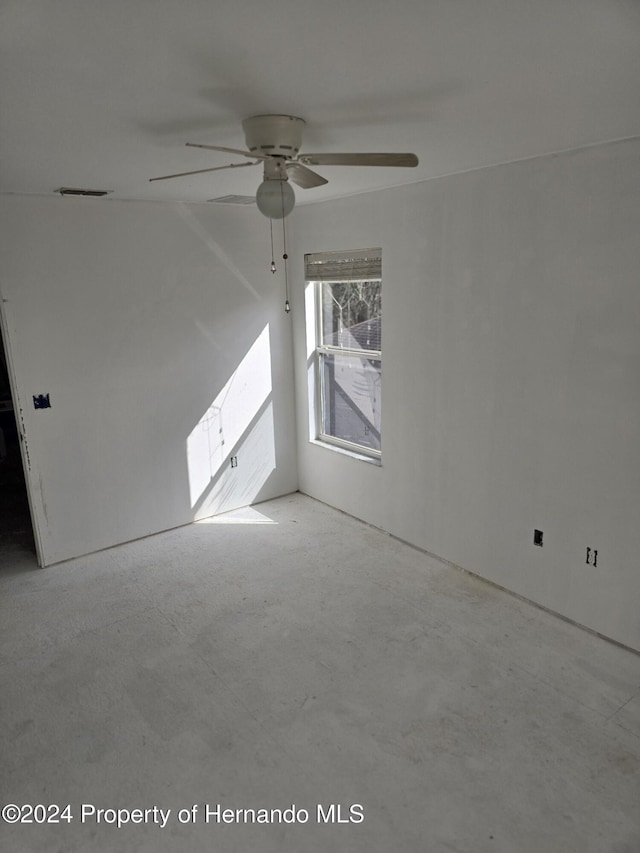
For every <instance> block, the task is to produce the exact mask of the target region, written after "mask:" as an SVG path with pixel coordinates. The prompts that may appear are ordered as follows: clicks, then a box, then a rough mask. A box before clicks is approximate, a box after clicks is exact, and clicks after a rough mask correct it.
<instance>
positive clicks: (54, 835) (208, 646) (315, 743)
mask: <svg viewBox="0 0 640 853" xmlns="http://www.w3.org/2000/svg"><path fill="white" fill-rule="evenodd" d="M5 562H6V564H5V565H4V566H3V567H2V569H1V571H0V593H1V608H2V609H1V614H0V617H1V618H0V679H1V694H0V705H1V707H0V747H1V756H0V758H1V764H0V767H1V770H0V773H1V796H0V799H1V800H2V803H3V804H4V803H15V804H18V805H22V804H24V803H29V804H31V805H34V804H38V803H40V804H49V803H55V804H58V805H59V806H61V807H64V806H66V804H67V803H69V804H71V809H70V810H69V814H70V815H71V816H72V817H73V820H72V821H71V822H70V823H67V822H64V820H63V821H62V822H61V823H57V824H49V825H37V824H36V823H30V824H23V825H18V824H15V825H9V824H7V823H6V822H4V823H0V848H1V849H2V850H6V851H11V852H12V853H13V851H15V853H31V851H33V853H35V851H38V853H40V851H43V853H44V851H46V853H75V851H82V853H92V851H125V853H130V851H131V853H137V852H138V851H140V853H142V851H145V853H146V852H147V851H148V853H164V851H172V853H173V851H175V853H178V851H179V853H200V852H201V851H202V853H204V851H206V853H212V851H214V853H232V852H233V853H235V851H238V853H240V851H241V853H248V851H254V853H276V852H277V853H320V852H321V853H329V851H333V850H335V851H341V853H372V851H375V852H376V853H377V851H380V852H381V853H382V851H384V853H387V851H389V853H390V851H394V853H418V851H420V853H422V851H428V853H450V852H451V851H458V853H540V851H545V853H637V851H639V850H640V656H638V655H635V654H634V653H632V652H629V651H626V650H624V649H621V648H619V647H617V646H615V645H613V644H611V643H608V642H606V641H604V640H601V639H599V638H597V637H595V636H593V635H591V634H589V633H587V632H585V631H583V630H581V629H579V628H577V627H575V626H572V625H570V624H567V623H565V622H563V621H561V620H560V619H557V618H555V617H554V616H551V615H549V614H547V613H545V612H543V611H541V610H538V609H536V608H535V607H533V606H530V605H528V604H526V603H524V602H522V601H520V600H518V599H516V598H514V597H511V596H509V595H507V594H506V593H503V592H501V591H499V590H497V589H495V588H493V587H491V586H490V585H488V584H485V583H483V582H482V581H479V580H477V579H475V578H473V577H471V576H469V575H467V574H465V573H463V572H461V571H458V570H456V569H453V568H451V567H448V566H446V565H443V564H441V563H439V562H437V561H435V560H432V559H430V558H429V557H427V556H425V555H424V554H421V553H419V552H418V551H415V550H413V549H411V548H409V547H408V546H405V545H403V544H401V543H399V542H397V541H395V540H394V539H392V538H390V537H388V536H386V535H384V534H383V533H380V532H378V531H376V530H372V529H371V528H369V527H367V526H365V525H363V524H361V523H359V522H357V521H355V520H353V519H351V518H349V517H347V516H345V515H342V514H341V513H339V512H336V511H334V510H332V509H330V508H328V507H326V506H324V505H322V504H319V503H317V502H315V501H313V500H311V499H309V498H306V497H303V496H301V495H291V496H288V497H284V498H280V499H278V500H274V501H270V502H268V503H264V504H261V505H260V506H258V507H255V508H253V509H247V510H243V511H238V512H235V513H231V514H229V515H227V516H223V517H220V518H218V519H217V520H216V521H215V523H199V524H195V525H192V526H190V527H185V528H181V529H179V530H175V531H171V532H168V533H164V534H161V535H158V536H155V537H152V538H149V539H146V540H143V541H139V542H134V543H131V544H128V545H124V546H121V547H118V548H113V549H111V550H109V551H104V552H102V553H99V554H94V555H92V556H89V557H85V558H82V559H77V560H72V561H70V562H68V563H65V564H61V565H58V566H54V567H52V568H49V569H45V570H40V569H37V568H35V563H34V558H33V556H32V555H30V554H29V553H28V552H27V551H26V550H25V551H24V552H23V554H22V555H19V554H17V553H16V552H15V551H14V552H13V553H12V554H11V555H10V557H9V558H8V559H7V560H6V561H5ZM83 803H84V804H86V805H87V806H92V807H94V808H95V809H118V808H121V809H129V810H133V809H153V808H154V807H157V808H158V809H163V810H165V812H166V810H167V809H170V810H171V812H170V814H169V815H168V818H167V822H166V825H165V826H164V828H161V827H160V826H159V825H157V824H155V823H153V822H152V821H153V820H154V818H155V819H157V820H159V821H161V820H162V817H161V816H160V813H159V812H155V813H154V812H151V811H150V812H148V813H147V820H148V821H149V822H148V823H146V824H144V823H142V824H137V825H133V824H128V825H126V826H123V827H122V828H117V826H115V825H113V824H109V823H105V822H104V819H111V818H112V817H113V815H112V813H111V812H105V813H104V815H103V816H101V817H102V818H103V820H101V822H98V821H97V819H96V814H92V813H90V812H89V811H88V810H86V809H85V818H86V819H85V821H84V823H83V822H82V813H81V805H82V804H83ZM332 803H333V804H336V805H337V804H340V805H341V806H342V809H341V812H340V815H341V817H342V819H343V820H344V819H346V818H348V816H349V806H350V805H352V804H361V806H362V813H363V814H364V820H363V821H362V822H361V823H344V824H338V823H334V824H324V823H322V822H321V821H320V822H318V819H317V818H318V812H317V805H318V804H321V805H322V806H323V807H324V812H323V813H324V814H325V815H327V816H328V815H329V814H330V810H329V806H330V804H332ZM194 804H196V805H197V807H198V808H197V812H196V813H195V819H193V820H192V817H191V815H192V814H193V812H191V811H184V812H182V813H181V816H182V818H183V819H186V821H187V822H185V823H180V820H179V817H178V812H179V810H181V809H185V810H190V809H191V808H192V806H193V805H194ZM204 804H208V806H209V808H210V809H211V810H212V811H213V810H215V807H216V805H217V804H220V805H221V806H222V808H228V809H233V810H236V809H251V808H253V809H259V808H266V809H276V808H279V809H282V810H284V809H286V808H288V807H291V805H292V804H295V806H296V808H297V809H299V810H302V809H304V810H306V812H308V820H307V822H306V823H298V824H285V823H275V824H251V823H229V824H222V823H217V822H216V819H215V817H212V818H211V819H210V822H209V823H206V821H205V805H204ZM134 814H135V816H138V815H137V813H134ZM140 814H142V812H141V813H140ZM285 815H286V813H285ZM337 815H338V812H337V809H336V810H334V812H333V817H334V818H337ZM352 815H353V817H355V818H358V816H359V815H360V810H358V809H355V810H354V811H353V813H352ZM9 816H10V815H9ZM123 817H124V815H123ZM304 817H305V814H304V812H302V811H299V812H298V818H299V819H301V820H303V819H304ZM320 817H321V815H320Z"/></svg>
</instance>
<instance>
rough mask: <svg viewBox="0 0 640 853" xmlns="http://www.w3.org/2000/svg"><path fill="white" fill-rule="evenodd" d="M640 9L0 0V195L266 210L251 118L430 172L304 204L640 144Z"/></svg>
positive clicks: (630, 0)
mask: <svg viewBox="0 0 640 853" xmlns="http://www.w3.org/2000/svg"><path fill="white" fill-rule="evenodd" d="M639 84H640V0H395V2H389V0H271V2H270V0H55V2H52V0H2V5H1V6H0V111H1V112H0V116H1V125H0V191H1V192H5V193H7V192H12V193H45V194H46V193H52V192H53V191H54V190H55V189H57V188H58V187H60V186H75V187H95V188H98V189H108V190H113V196H112V197H113V198H120V199H149V200H157V201H193V202H200V201H206V200H207V199H210V198H213V197H217V196H222V195H225V194H227V193H237V194H246V195H250V194H253V193H254V192H255V189H256V187H257V186H258V184H259V183H260V180H261V170H260V167H259V166H256V167H255V168H253V169H241V170H237V171H236V170H231V171H226V172H225V171H223V172H213V173H211V174H210V175H204V176H195V177H192V178H184V179H183V178H178V179H175V180H172V181H166V182H158V183H149V181H148V179H149V178H151V177H153V176H156V175H163V174H167V173H172V172H181V171H187V170H189V169H202V168H206V167H208V166H215V165H224V164H226V163H228V162H232V161H234V160H235V161H236V162H237V161H238V158H237V157H234V156H229V155H226V154H221V153H218V152H213V151H209V152H207V151H202V150H199V149H193V148H191V149H190V148H186V147H184V143H185V142H187V141H188V142H201V143H207V144H216V145H226V146H230V147H240V148H244V137H243V133H242V128H241V124H240V122H241V120H242V119H243V118H246V117H247V116H250V115H254V114H258V113H286V114H291V115H296V116H301V117H302V118H304V119H305V120H306V121H307V123H308V124H307V127H306V130H305V136H304V141H303V146H302V151H303V152H304V151H305V150H306V151H308V152H319V151H322V152H325V151H326V152H331V151H334V152H344V151H412V152H415V153H416V154H417V155H418V157H419V158H420V165H419V166H418V168H416V169H374V168H364V167H362V168H350V167H337V166H333V167H322V168H321V167H318V168H317V170H318V171H319V172H321V173H322V174H324V176H325V177H327V178H329V181H330V183H329V185H328V186H326V187H320V188H316V189H309V190H300V189H298V188H296V195H297V200H298V203H302V202H309V201H317V200H323V199H326V198H332V197H337V196H342V195H348V194H351V193H357V192H363V191H367V190H371V189H375V188H379V187H386V186H393V185H398V184H402V183H408V182H414V181H417V180H425V179H427V178H431V177H435V176H438V175H444V174H450V173H452V172H457V171H462V170H466V169H472V168H475V167H479V166H486V165H490V164H495V163H501V162H505V161H509V160H516V159H520V158H525V157H531V156H535V155H539V154H545V153H549V152H553V151H559V150H563V149H569V148H576V147H580V146H584V145H590V144H593V143H597V142H603V141H608V140H613V139H622V138H626V137H631V136H639V135H640V85H639Z"/></svg>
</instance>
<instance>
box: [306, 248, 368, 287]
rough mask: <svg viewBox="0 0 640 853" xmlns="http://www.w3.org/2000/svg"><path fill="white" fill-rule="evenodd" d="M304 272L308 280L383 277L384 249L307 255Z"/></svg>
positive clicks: (353, 279)
mask: <svg viewBox="0 0 640 853" xmlns="http://www.w3.org/2000/svg"><path fill="white" fill-rule="evenodd" d="M304 274H305V278H306V280H307V281H376V280H379V279H381V278H382V250H381V249H358V250H355V251H344V252H316V253H315V254H309V255H305V256H304Z"/></svg>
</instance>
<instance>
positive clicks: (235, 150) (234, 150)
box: [185, 142, 271, 160]
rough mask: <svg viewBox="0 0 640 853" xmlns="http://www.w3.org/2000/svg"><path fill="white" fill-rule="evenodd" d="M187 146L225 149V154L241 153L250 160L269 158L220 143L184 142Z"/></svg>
mask: <svg viewBox="0 0 640 853" xmlns="http://www.w3.org/2000/svg"><path fill="white" fill-rule="evenodd" d="M185 145H188V146H189V148H206V149H207V150H208V151H225V152H226V153H227V154H242V156H243V157H251V159H252V160H270V159H271V157H270V156H269V155H268V154H256V153H255V152H254V153H252V152H251V151H241V150H240V149H239V148H223V147H222V146H221V145H201V144H200V143H198V142H185Z"/></svg>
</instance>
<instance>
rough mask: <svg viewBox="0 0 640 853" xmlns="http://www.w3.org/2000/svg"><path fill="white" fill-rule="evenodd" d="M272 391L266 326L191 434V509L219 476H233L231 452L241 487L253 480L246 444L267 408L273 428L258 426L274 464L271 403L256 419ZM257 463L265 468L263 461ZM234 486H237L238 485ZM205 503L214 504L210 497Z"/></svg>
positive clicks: (188, 464) (189, 454) (265, 454)
mask: <svg viewBox="0 0 640 853" xmlns="http://www.w3.org/2000/svg"><path fill="white" fill-rule="evenodd" d="M270 394H271V347H270V338H269V326H268V325H267V326H265V327H264V329H263V330H262V332H261V334H260V335H259V336H258V338H257V339H256V341H255V342H254V344H253V346H252V347H251V349H250V350H249V351H248V352H247V354H246V355H245V356H244V358H243V359H242V361H241V362H240V364H239V365H238V367H237V368H236V369H235V370H234V372H233V374H232V375H231V376H230V378H229V380H228V381H227V383H226V385H225V386H224V388H223V389H222V390H221V391H220V393H219V394H218V395H217V396H216V398H215V399H214V400H213V401H212V403H211V405H210V406H209V408H208V409H207V410H206V411H205V413H204V414H203V415H202V417H201V418H200V420H199V421H198V423H197V424H196V426H195V427H194V428H193V430H192V431H191V433H190V435H189V437H188V438H187V467H188V473H189V493H190V499H191V508H192V509H193V508H195V507H196V505H197V504H199V503H201V502H202V500H203V498H204V497H205V496H206V493H207V491H208V490H212V489H213V487H214V486H215V485H216V481H217V480H218V479H219V478H222V479H223V480H224V481H225V482H226V481H227V480H228V479H229V477H228V474H229V471H227V467H229V466H230V463H229V459H230V457H231V456H233V455H235V456H237V459H238V467H235V468H233V469H230V473H231V474H232V475H233V479H232V482H234V481H236V482H237V486H240V485H241V484H246V483H247V482H248V481H249V480H255V476H254V475H255V473H256V472H255V469H254V470H253V471H252V464H253V462H252V460H251V459H250V458H249V455H250V454H248V453H245V449H244V448H245V444H246V441H247V439H248V438H249V437H250V436H251V435H252V433H254V432H255V428H256V427H257V426H258V424H259V423H260V422H261V421H262V420H263V419H264V417H265V415H267V412H269V417H268V418H267V423H268V421H269V419H270V421H271V428H270V430H269V429H268V428H266V429H265V427H264V424H263V426H262V428H261V430H260V431H259V432H260V437H261V442H264V446H263V447H261V448H260V450H261V451H262V452H263V453H264V460H265V461H268V462H269V464H271V462H273V467H275V449H274V446H273V440H274V436H273V412H272V411H271V404H270V405H269V407H268V409H267V410H265V411H264V412H262V415H261V416H260V418H259V419H258V421H257V422H256V423H254V421H256V419H257V418H258V415H259V414H260V410H261V409H262V408H264V406H265V403H266V401H267V400H268V398H269V396H270ZM241 442H242V443H241ZM269 442H270V446H268V445H269ZM254 450H256V448H254ZM251 455H253V453H252V454H251ZM254 461H255V460H254ZM259 467H260V468H262V467H263V465H262V463H260V465H259ZM271 470H272V469H271ZM218 491H219V490H218ZM233 491H234V492H235V491H238V489H237V488H236V487H234V488H233ZM254 496H255V495H254ZM247 502H248V501H247ZM206 503H207V504H208V505H210V501H207V502H206ZM237 505H238V504H236V506H237ZM201 509H202V506H199V507H198V510H201ZM214 511H215V510H214Z"/></svg>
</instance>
